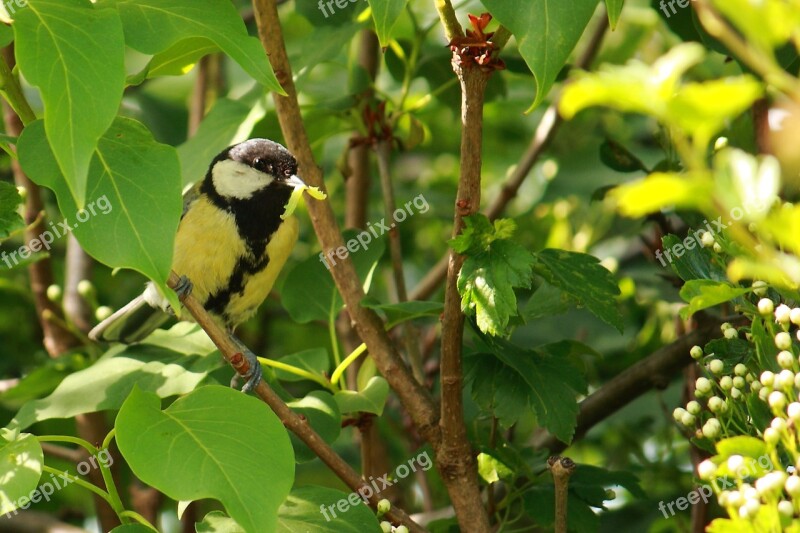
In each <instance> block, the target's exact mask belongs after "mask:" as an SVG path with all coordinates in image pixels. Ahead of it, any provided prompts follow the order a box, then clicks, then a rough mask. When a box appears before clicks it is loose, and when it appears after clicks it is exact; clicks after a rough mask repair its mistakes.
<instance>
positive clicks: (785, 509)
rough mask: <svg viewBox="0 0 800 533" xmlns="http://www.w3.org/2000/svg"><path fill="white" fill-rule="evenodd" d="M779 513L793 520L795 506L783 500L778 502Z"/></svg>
mask: <svg viewBox="0 0 800 533" xmlns="http://www.w3.org/2000/svg"><path fill="white" fill-rule="evenodd" d="M778 512H779V513H780V514H781V515H782V516H785V517H787V518H791V517H792V516H794V506H793V505H792V502H790V501H787V500H781V501H779V502H778Z"/></svg>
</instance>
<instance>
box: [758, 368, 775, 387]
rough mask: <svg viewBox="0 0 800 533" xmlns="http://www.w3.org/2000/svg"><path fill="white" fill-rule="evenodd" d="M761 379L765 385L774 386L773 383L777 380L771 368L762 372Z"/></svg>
mask: <svg viewBox="0 0 800 533" xmlns="http://www.w3.org/2000/svg"><path fill="white" fill-rule="evenodd" d="M760 381H761V384H762V385H764V386H765V387H772V385H773V383H774V382H775V374H773V373H772V372H770V371H769V370H765V371H763V372H762V373H761V378H760Z"/></svg>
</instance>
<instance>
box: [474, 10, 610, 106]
mask: <svg viewBox="0 0 800 533" xmlns="http://www.w3.org/2000/svg"><path fill="white" fill-rule="evenodd" d="M481 3H483V5H484V6H486V9H488V10H489V12H490V13H491V14H492V16H493V17H494V18H496V19H497V20H498V21H499V22H500V24H502V25H503V26H505V27H506V28H508V29H509V30H511V33H513V34H514V37H516V40H517V47H518V48H519V53H520V55H522V57H523V58H524V59H525V62H526V63H527V64H528V67H529V68H530V69H531V72H533V75H534V77H535V79H536V98H535V99H534V101H533V104H532V105H531V108H530V109H529V110H528V111H529V112H530V111H532V110H533V108H535V107H536V106H538V105H539V104H540V103H541V102H542V100H544V98H545V96H547V93H548V92H549V91H550V88H551V87H552V86H553V83H555V81H556V78H557V77H558V74H559V72H561V69H562V68H563V67H564V64H565V63H566V62H567V59H568V58H569V55H570V53H571V52H572V49H573V48H575V45H576V44H577V43H578V40H579V39H580V37H581V35H582V34H583V30H584V29H585V28H586V25H587V24H589V21H590V20H591V18H592V15H593V14H594V10H595V8H596V7H597V0H573V1H571V2H564V1H563V0H481Z"/></svg>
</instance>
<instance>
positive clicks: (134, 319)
mask: <svg viewBox="0 0 800 533" xmlns="http://www.w3.org/2000/svg"><path fill="white" fill-rule="evenodd" d="M167 320H169V315H167V314H166V313H164V312H163V311H162V310H161V309H156V308H154V307H152V306H151V305H150V304H148V303H147V301H146V300H145V296H144V294H142V295H140V296H138V297H136V298H134V299H133V300H131V302H130V303H128V304H127V305H126V306H124V307H122V308H120V309H119V310H118V311H117V312H116V313H114V314H113V315H111V316H110V317H108V318H106V319H105V320H103V321H102V322H100V323H99V324H98V325H97V326H95V327H94V328H93V329H92V331H90V332H89V338H90V339H92V340H94V341H106V342H122V343H125V344H130V343H134V342H139V341H141V340H143V339H144V338H145V337H147V336H148V335H150V334H151V333H152V332H153V331H155V330H156V329H158V327H159V326H161V325H162V324H164V322H166V321H167Z"/></svg>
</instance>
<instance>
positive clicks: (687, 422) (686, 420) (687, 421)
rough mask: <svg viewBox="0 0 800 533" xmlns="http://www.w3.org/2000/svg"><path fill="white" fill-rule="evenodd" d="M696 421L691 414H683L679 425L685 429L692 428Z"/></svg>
mask: <svg viewBox="0 0 800 533" xmlns="http://www.w3.org/2000/svg"><path fill="white" fill-rule="evenodd" d="M696 421H697V419H696V418H695V416H694V415H693V414H692V413H684V414H683V416H682V417H681V424H683V425H684V426H686V427H691V426H694V423H695V422H696Z"/></svg>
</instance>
